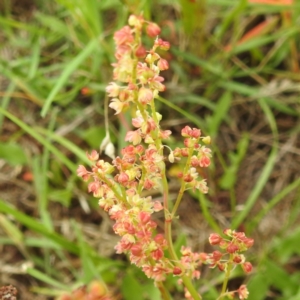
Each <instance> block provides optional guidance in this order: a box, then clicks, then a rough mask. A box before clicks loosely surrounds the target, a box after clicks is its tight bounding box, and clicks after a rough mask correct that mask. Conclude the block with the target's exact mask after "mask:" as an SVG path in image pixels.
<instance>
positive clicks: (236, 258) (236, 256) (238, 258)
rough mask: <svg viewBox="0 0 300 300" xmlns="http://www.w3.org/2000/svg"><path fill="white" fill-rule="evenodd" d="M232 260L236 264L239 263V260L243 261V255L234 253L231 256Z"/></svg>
mask: <svg viewBox="0 0 300 300" xmlns="http://www.w3.org/2000/svg"><path fill="white" fill-rule="evenodd" d="M233 261H234V262H235V263H236V264H239V263H241V262H242V261H243V256H241V255H235V256H234V257H233Z"/></svg>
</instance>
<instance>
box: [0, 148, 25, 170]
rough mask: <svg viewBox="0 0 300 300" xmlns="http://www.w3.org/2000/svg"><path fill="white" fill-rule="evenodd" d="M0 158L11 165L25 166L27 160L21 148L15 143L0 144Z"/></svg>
mask: <svg viewBox="0 0 300 300" xmlns="http://www.w3.org/2000/svg"><path fill="white" fill-rule="evenodd" d="M0 158H3V159H4V160H6V161H7V162H8V163H9V164H11V165H14V166H16V165H25V164H26V163H27V158H26V155H25V153H24V150H23V149H22V147H21V146H20V145H18V144H16V143H7V144H0Z"/></svg>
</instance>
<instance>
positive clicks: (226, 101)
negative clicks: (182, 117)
mask: <svg viewBox="0 0 300 300" xmlns="http://www.w3.org/2000/svg"><path fill="white" fill-rule="evenodd" d="M231 101H232V94H231V92H229V91H226V92H225V93H224V94H223V95H222V97H221V98H220V99H219V101H218V103H217V106H216V108H215V110H214V113H213V115H212V116H211V117H210V118H209V124H208V125H207V127H208V130H209V135H211V136H212V137H213V138H214V137H215V136H216V134H217V133H218V131H219V127H220V125H221V123H222V121H223V120H224V119H226V117H227V113H228V110H229V108H230V105H231Z"/></svg>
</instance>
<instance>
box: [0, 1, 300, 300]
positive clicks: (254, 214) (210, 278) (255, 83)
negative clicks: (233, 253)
mask: <svg viewBox="0 0 300 300" xmlns="http://www.w3.org/2000/svg"><path fill="white" fill-rule="evenodd" d="M20 3H21V4H20V7H19V8H18V9H16V8H15V7H11V6H10V1H4V2H3V4H2V5H1V6H0V9H1V15H0V26H1V32H0V41H1V43H0V86H1V91H0V99H1V100H0V132H1V135H0V162H1V163H0V175H1V178H0V191H1V192H0V230H1V231H0V232H1V235H0V236H1V237H0V243H1V247H2V248H1V249H2V251H3V253H1V259H2V260H3V261H4V263H5V264H6V265H14V266H18V265H20V264H22V263H26V265H28V266H29V267H28V268H26V269H25V270H21V269H19V271H18V272H19V273H18V274H19V275H18V276H19V277H13V276H12V278H14V280H12V281H11V282H10V281H9V280H8V279H7V278H8V276H6V277H4V278H6V281H5V280H4V281H3V282H0V285H4V284H8V283H12V284H14V283H15V282H16V279H15V278H19V279H20V278H21V280H19V284H20V287H23V288H24V287H26V288H27V290H28V295H29V294H30V293H34V295H35V296H32V294H31V296H30V297H29V298H31V299H33V298H32V297H36V299H42V298H39V297H45V299H50V298H51V297H54V296H56V295H58V294H59V293H60V292H61V291H63V290H65V291H70V290H72V289H75V288H76V287H79V286H80V285H82V284H88V283H89V282H91V281H92V280H94V279H96V280H99V281H100V282H102V283H104V284H106V285H107V286H108V287H109V288H111V289H112V290H113V291H114V292H115V293H116V294H119V293H121V294H122V295H123V297H124V299H128V300H129V299H132V297H133V296H132V295H133V293H135V296H134V299H136V300H139V299H141V300H142V299H153V300H156V299H159V296H158V295H159V294H158V290H157V289H156V288H154V287H153V285H152V283H151V281H150V280H148V279H147V278H145V277H144V275H142V274H141V273H140V272H139V271H138V270H136V269H135V268H134V267H132V266H130V265H128V263H127V262H126V259H125V258H124V257H119V256H116V255H113V253H114V250H113V247H114V243H113V241H110V242H109V240H110V239H114V238H115V237H113V235H112V232H111V231H110V230H109V229H108V228H109V226H110V223H109V221H108V220H107V219H106V218H105V217H104V215H103V214H102V213H99V209H98V207H97V200H96V199H94V198H92V197H91V196H90V195H89V194H87V192H86V189H87V187H86V184H85V183H83V182H81V181H80V180H79V179H78V178H77V176H76V168H77V166H78V165H79V164H84V165H87V164H89V161H88V160H87V158H86V156H85V152H86V151H90V150H91V149H93V148H98V147H99V145H100V143H101V141H102V139H103V138H104V136H105V129H104V99H105V86H106V85H107V84H108V82H110V81H111V79H112V68H111V63H113V62H114V61H115V59H114V54H113V53H114V44H113V33H114V31H115V30H117V29H119V28H120V27H121V26H123V25H124V24H125V22H126V20H127V17H128V15H129V14H130V13H131V12H140V11H143V12H144V15H145V16H146V17H148V18H152V20H153V21H155V22H157V23H158V24H160V25H161V26H162V29H163V30H162V37H163V38H164V39H166V40H169V41H170V43H171V45H172V47H171V50H170V55H169V56H168V59H169V60H170V65H171V70H170V71H168V72H166V84H167V91H166V93H164V94H162V95H161V96H160V97H159V99H158V103H157V107H158V109H159V110H160V112H161V113H162V114H163V117H164V122H163V123H162V124H163V126H164V127H165V129H169V128H167V127H170V126H171V127H172V128H171V129H172V131H173V134H174V136H175V137H174V138H173V139H171V140H170V141H169V144H168V145H169V146H172V147H173V146H175V145H178V144H177V143H178V142H177V138H178V137H179V134H180V127H181V126H183V125H184V124H189V125H191V126H195V127H200V128H201V130H202V131H203V132H204V133H205V134H209V135H211V137H212V145H211V147H212V149H213V153H214V155H213V165H212V167H211V168H210V170H209V172H208V174H206V175H205V176H207V178H208V185H209V186H210V193H209V194H208V195H207V196H205V197H198V195H195V194H190V195H189V197H191V198H192V199H193V201H194V203H196V205H198V206H199V210H201V213H198V215H196V219H197V220H201V222H202V223H203V224H202V223H201V224H200V225H199V226H200V227H201V235H203V234H204V235H205V236H206V239H207V237H208V236H209V234H210V233H211V232H212V231H220V230H222V229H224V228H226V227H232V228H240V229H241V230H245V231H246V234H247V235H251V236H253V237H254V238H255V243H256V244H255V247H254V248H253V250H252V251H251V253H250V254H249V259H250V260H251V262H252V263H253V265H254V266H255V268H254V271H253V273H252V275H250V276H249V277H247V278H246V277H244V275H242V274H238V273H236V274H234V275H233V277H234V278H233V279H232V283H231V284H232V285H233V286H235V285H236V284H237V283H241V282H244V281H245V282H249V289H250V297H249V299H253V300H259V299H292V300H296V299H300V290H299V284H298V283H299V280H300V272H299V271H298V269H297V264H296V263H295V261H297V259H298V258H299V255H300V253H299V247H298V246H297V245H298V244H299V231H300V222H299V213H300V201H299V192H300V181H299V175H300V174H299V173H300V172H299V170H300V159H299V142H298V140H299V138H298V137H299V131H300V127H299V125H298V124H299V116H300V105H299V96H298V94H299V84H298V82H299V72H297V71H295V64H296V65H297V64H298V65H299V61H297V59H298V58H297V56H295V55H294V54H293V47H296V49H297V50H298V52H299V45H300V40H299V26H298V25H299V24H298V23H299V21H298V19H297V18H298V16H299V14H300V5H299V4H298V3H296V1H295V4H293V6H292V7H289V6H270V5H269V6H268V5H259V4H249V3H248V2H247V1H245V0H243V1H232V0H230V1H227V0H217V1H210V0H207V1H195V2H193V1H187V0H180V1H179V0H177V1H167V0H156V1H134V0H131V1H118V0H115V1H109V0H107V1H96V0H91V1H83V0H76V1H70V0H56V1H36V2H35V9H34V10H32V9H30V10H28V9H26V7H27V6H26V5H25V4H24V6H23V5H22V1H20ZM285 11H290V12H291V14H290V17H289V18H288V19H287V17H286V15H285V13H284V12H285ZM266 18H273V19H272V20H273V21H272V22H270V24H269V27H268V28H266V31H265V32H261V33H260V34H257V35H256V36H253V37H252V38H251V39H249V40H248V41H245V42H244V43H240V42H239V41H240V40H241V38H242V37H243V36H244V34H245V33H247V32H249V31H250V30H251V29H253V28H254V27H255V26H256V25H258V24H259V23H260V22H262V21H263V20H265V19H266ZM297 22H298V23H297ZM229 44H230V45H231V46H232V49H231V50H230V51H226V49H225V47H226V45H229ZM82 88H88V89H89V92H88V93H87V94H84V93H82V92H81V90H82ZM109 116H110V120H109V121H110V134H111V137H112V141H113V142H114V143H115V144H116V145H118V146H122V145H124V142H123V139H124V135H125V130H124V126H123V125H120V120H118V119H117V118H116V117H115V116H114V115H113V113H112V112H110V113H109ZM125 117H126V118H130V112H129V113H128V115H127V116H125ZM170 124H171V125H170ZM178 140H179V138H178ZM26 173H29V174H30V175H32V178H33V179H32V180H31V179H26V176H25V175H26ZM172 192H176V191H175V190H174V191H172ZM179 213H180V214H181V215H186V216H187V217H189V214H196V213H195V212H193V211H182V212H180V210H179ZM182 219H183V220H184V217H183V218H182ZM181 222H184V221H181V219H180V220H179V221H178V225H177V227H178V228H180V227H181V224H182V223H181ZM199 222H200V221H199ZM184 226H185V225H184ZM178 228H177V229H176V232H177V234H178V236H182V233H180V232H178ZM203 232H204V233H203ZM193 240H197V236H188V235H187V236H184V238H183V239H182V241H184V242H186V241H187V242H188V243H192V242H193ZM102 245H103V246H102ZM192 245H193V243H192ZM204 246H205V245H204V244H203V242H202V244H201V245H200V247H204ZM198 247H199V245H198ZM8 249H9V250H10V251H12V252H13V253H15V257H18V258H17V259H15V260H11V257H9V256H8V255H7V251H8ZM108 249H110V250H108ZM215 271H216V270H211V271H210V272H209V273H208V275H207V277H205V278H203V279H201V280H200V281H199V288H200V290H201V289H203V286H206V287H209V288H206V289H205V290H204V294H203V295H204V299H212V300H213V299H215V298H216V291H217V290H218V288H219V287H220V286H219V285H220V283H221V282H222V281H221V279H222V278H221V275H220V274H219V273H218V272H217V271H216V272H215ZM15 276H17V275H15ZM167 286H168V288H169V289H170V291H171V293H172V294H174V295H180V293H181V291H179V289H180V288H179V287H178V286H177V284H176V282H175V280H172V279H170V280H168V282H167ZM47 297H48V298H47ZM27 298H28V297H27Z"/></svg>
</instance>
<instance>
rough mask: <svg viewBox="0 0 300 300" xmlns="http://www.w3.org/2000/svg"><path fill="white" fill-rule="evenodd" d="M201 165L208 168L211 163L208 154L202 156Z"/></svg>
mask: <svg viewBox="0 0 300 300" xmlns="http://www.w3.org/2000/svg"><path fill="white" fill-rule="evenodd" d="M199 165H200V167H201V168H207V167H208V166H209V165H210V158H209V157H208V156H202V157H201V158H200V159H199Z"/></svg>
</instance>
